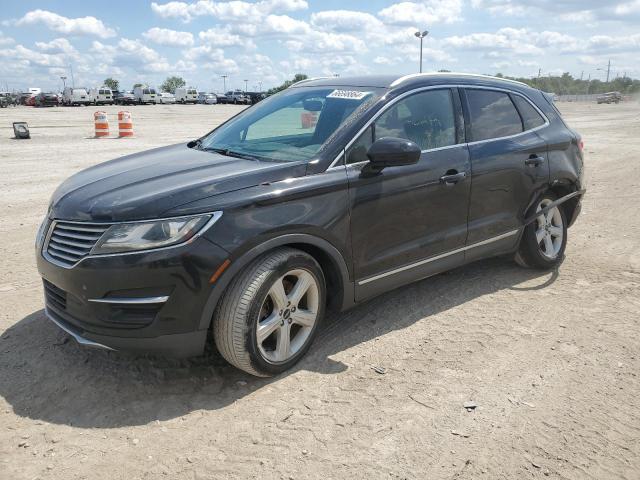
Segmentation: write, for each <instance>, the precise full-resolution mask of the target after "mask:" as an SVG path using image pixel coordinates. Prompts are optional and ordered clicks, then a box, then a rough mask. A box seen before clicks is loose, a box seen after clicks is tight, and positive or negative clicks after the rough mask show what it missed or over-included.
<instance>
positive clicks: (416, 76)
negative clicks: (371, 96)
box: [390, 72, 529, 87]
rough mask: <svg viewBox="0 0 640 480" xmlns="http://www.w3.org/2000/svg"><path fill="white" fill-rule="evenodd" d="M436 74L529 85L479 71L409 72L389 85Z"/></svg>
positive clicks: (393, 85)
mask: <svg viewBox="0 0 640 480" xmlns="http://www.w3.org/2000/svg"><path fill="white" fill-rule="evenodd" d="M438 75H457V76H463V77H474V78H490V79H492V80H502V81H504V82H511V83H515V84H518V85H522V86H525V87H528V86H529V85H527V84H526V83H523V82H519V81H517V80H511V79H510V78H504V77H494V76H491V75H480V74H479V73H457V72H430V73H429V72H426V73H411V74H409V75H405V76H403V77H400V78H398V79H397V80H394V81H393V83H392V84H391V85H390V86H391V87H397V86H398V85H400V84H401V83H403V82H405V81H407V80H409V79H412V78H418V77H433V76H438Z"/></svg>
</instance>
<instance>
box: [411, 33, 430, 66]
mask: <svg viewBox="0 0 640 480" xmlns="http://www.w3.org/2000/svg"><path fill="white" fill-rule="evenodd" d="M414 35H415V36H416V37H418V38H419V39H420V73H422V41H423V40H424V37H426V36H427V35H429V30H425V31H424V32H416V33H414Z"/></svg>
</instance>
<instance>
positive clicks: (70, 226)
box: [56, 223, 111, 233]
mask: <svg viewBox="0 0 640 480" xmlns="http://www.w3.org/2000/svg"><path fill="white" fill-rule="evenodd" d="M110 226H111V225H106V226H104V227H101V226H97V225H96V226H86V227H85V226H82V225H78V224H76V223H58V224H57V225H56V227H57V228H62V229H63V230H76V231H78V232H95V233H104V232H105V231H106V230H107V228H109V227H110Z"/></svg>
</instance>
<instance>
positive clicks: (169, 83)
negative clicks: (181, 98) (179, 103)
mask: <svg viewBox="0 0 640 480" xmlns="http://www.w3.org/2000/svg"><path fill="white" fill-rule="evenodd" d="M186 84H187V82H185V81H184V78H182V77H176V76H175V75H174V76H172V77H167V79H166V80H165V81H164V83H163V84H162V85H161V86H160V89H161V90H162V91H163V92H169V93H176V88H180V87H184V86H185V85H186Z"/></svg>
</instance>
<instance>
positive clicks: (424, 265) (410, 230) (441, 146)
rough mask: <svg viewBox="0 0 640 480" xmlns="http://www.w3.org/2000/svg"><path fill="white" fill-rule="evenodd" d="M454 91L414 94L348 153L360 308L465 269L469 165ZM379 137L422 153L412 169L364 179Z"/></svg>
mask: <svg viewBox="0 0 640 480" xmlns="http://www.w3.org/2000/svg"><path fill="white" fill-rule="evenodd" d="M460 112H461V109H460V101H459V97H458V92H457V90H456V89H453V90H452V89H448V88H443V89H435V90H426V91H422V92H417V93H414V94H411V95H409V96H407V97H405V98H403V99H401V100H399V101H397V102H396V103H394V104H393V106H391V107H389V108H388V109H386V110H385V111H384V112H383V113H382V114H381V115H380V116H379V117H378V118H377V119H376V120H375V121H374V123H373V124H372V125H371V126H369V127H368V128H367V130H365V131H364V132H363V134H362V135H361V136H360V137H359V138H358V139H357V140H356V142H354V144H353V145H352V146H351V147H350V148H349V149H348V150H347V153H346V162H347V165H346V169H347V175H348V179H349V200H350V206H351V241H352V251H353V262H354V272H355V278H356V300H358V301H359V300H362V299H364V298H367V297H370V296H373V295H377V294H378V293H381V292H384V291H387V290H389V289H391V288H394V287H396V286H399V285H402V284H405V283H409V282H412V281H414V280H417V279H419V278H423V277H426V276H429V275H432V274H435V273H437V272H439V271H443V270H447V269H449V268H452V267H454V266H457V265H459V264H461V263H463V262H464V251H462V250H460V251H458V252H457V251H456V250H458V249H462V248H463V247H464V245H465V242H466V237H467V214H468V208H469V197H470V187H471V181H470V175H471V164H470V159H469V151H468V148H467V146H466V145H465V144H464V143H463V135H462V121H461V115H460ZM382 137H400V138H406V139H408V140H411V141H413V142H414V143H416V144H418V146H420V148H421V149H422V155H421V157H420V160H419V161H418V162H417V163H416V164H414V165H406V166H397V167H387V168H385V169H383V170H382V171H381V172H380V173H378V174H370V173H367V170H366V169H365V168H364V167H365V165H366V164H367V163H368V159H367V157H366V152H367V150H368V148H369V146H371V144H372V143H373V142H374V141H375V140H377V139H379V138H382Z"/></svg>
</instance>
